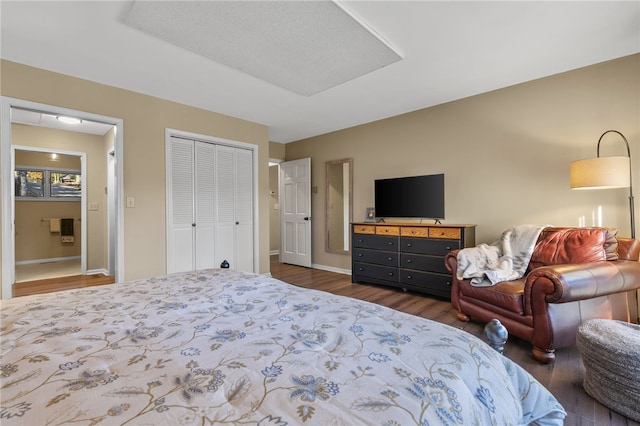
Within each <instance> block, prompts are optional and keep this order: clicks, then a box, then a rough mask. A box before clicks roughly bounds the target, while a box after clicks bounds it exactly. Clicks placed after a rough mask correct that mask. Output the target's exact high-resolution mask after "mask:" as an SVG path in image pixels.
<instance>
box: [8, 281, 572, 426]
mask: <svg viewBox="0 0 640 426" xmlns="http://www.w3.org/2000/svg"><path fill="white" fill-rule="evenodd" d="M0 307H1V313H0V320H1V337H2V340H1V343H0V348H1V355H2V360H1V371H0V373H1V377H0V378H1V382H0V398H1V407H0V423H1V424H2V425H3V426H8V425H16V424H23V425H30V426H33V425H62V424H73V425H97V424H99V425H113V424H118V425H122V424H127V425H210V424H225V425H261V426H285V425H300V424H303V425H388V426H392V425H396V426H398V425H436V424H437V425H440V424H444V425H474V424H475V425H492V424H493V425H521V424H522V425H524V424H540V425H553V424H558V425H559V424H562V422H563V418H564V417H565V411H564V410H563V408H562V406H561V405H560V404H559V403H558V401H557V400H556V399H555V398H554V397H553V396H552V395H551V393H549V392H548V390H546V389H545V388H544V387H543V386H542V385H541V384H540V383H538V382H537V381H536V380H535V379H534V378H533V377H532V376H531V375H529V374H528V373H527V372H526V371H524V370H523V369H522V368H521V367H519V366H518V365H516V364H514V363H513V362H511V361H510V360H509V359H507V358H506V357H503V356H502V355H500V354H499V353H498V352H496V351H494V350H493V349H491V348H490V347H489V346H488V345H487V344H485V343H484V342H482V341H481V340H480V339H477V338H476V337H474V336H472V335H470V334H468V333H466V332H464V331H462V330H459V329H456V328H453V327H450V326H447V325H444V324H440V323H437V322H434V321H430V320H427V319H424V318H420V317H416V316H412V315H408V314H405V313H402V312H398V311H394V310H392V309H389V308H385V307H382V306H379V305H375V304H372V303H368V302H363V301H359V300H356V299H351V298H347V297H343V296H336V295H332V294H329V293H325V292H320V291H317V290H309V289H304V288H299V287H296V286H293V285H290V284H287V283H284V282H282V281H279V280H276V279H274V278H271V277H268V276H265V275H257V274H246V273H239V272H234V271H231V270H227V269H211V270H204V271H196V272H189V273H180V274H172V275H168V276H162V277H157V278H152V279H145V280H138V281H131V282H127V283H119V284H112V285H107V286H100V287H90V288H84V289H78V290H67V291H62V292H57V293H50V294H43V295H35V296H27V297H21V298H15V299H11V300H4V301H2V302H1V305H0Z"/></svg>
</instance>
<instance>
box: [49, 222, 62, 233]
mask: <svg viewBox="0 0 640 426" xmlns="http://www.w3.org/2000/svg"><path fill="white" fill-rule="evenodd" d="M49 232H60V219H49Z"/></svg>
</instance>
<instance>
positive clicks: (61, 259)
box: [16, 256, 81, 265]
mask: <svg viewBox="0 0 640 426" xmlns="http://www.w3.org/2000/svg"><path fill="white" fill-rule="evenodd" d="M79 259H81V257H80V256H69V257H50V258H47V259H33V260H20V261H17V262H16V265H33V264H35V263H53V262H66V261H67V260H79Z"/></svg>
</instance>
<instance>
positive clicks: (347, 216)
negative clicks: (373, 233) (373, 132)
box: [325, 158, 353, 254]
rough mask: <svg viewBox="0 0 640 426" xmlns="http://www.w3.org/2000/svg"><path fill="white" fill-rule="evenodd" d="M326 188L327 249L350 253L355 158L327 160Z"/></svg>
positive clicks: (333, 251)
mask: <svg viewBox="0 0 640 426" xmlns="http://www.w3.org/2000/svg"><path fill="white" fill-rule="evenodd" d="M326 164H327V166H326V168H327V169H326V182H325V188H326V190H327V194H326V197H325V204H326V210H325V227H326V237H325V241H326V246H325V249H326V251H328V252H330V253H337V254H349V253H350V251H351V250H350V247H351V244H350V242H349V236H350V235H351V233H350V224H351V220H352V212H353V191H352V188H353V159H352V158H345V159H342V160H334V161H327V163H326Z"/></svg>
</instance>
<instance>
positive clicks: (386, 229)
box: [376, 226, 400, 237]
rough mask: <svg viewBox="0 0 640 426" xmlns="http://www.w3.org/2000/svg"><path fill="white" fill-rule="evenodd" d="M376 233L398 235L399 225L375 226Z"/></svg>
mask: <svg viewBox="0 0 640 426" xmlns="http://www.w3.org/2000/svg"><path fill="white" fill-rule="evenodd" d="M376 234H378V235H394V236H396V237H397V236H398V235H400V227H399V226H376Z"/></svg>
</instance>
